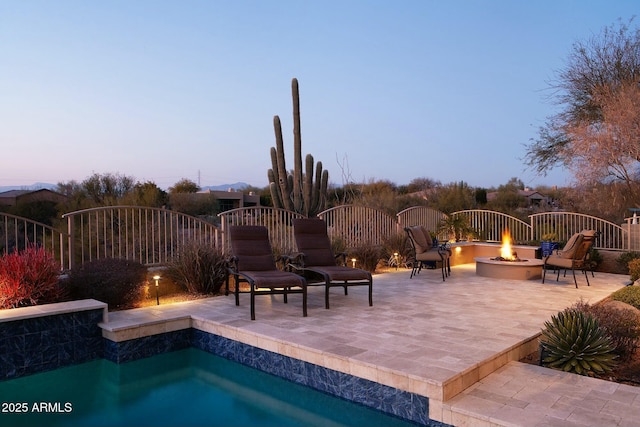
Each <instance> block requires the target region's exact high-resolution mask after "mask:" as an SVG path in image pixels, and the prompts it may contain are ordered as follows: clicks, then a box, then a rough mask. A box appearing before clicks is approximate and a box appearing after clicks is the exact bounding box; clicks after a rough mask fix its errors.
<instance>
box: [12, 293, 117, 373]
mask: <svg viewBox="0 0 640 427" xmlns="http://www.w3.org/2000/svg"><path fill="white" fill-rule="evenodd" d="M106 320H107V304H105V303H102V302H100V301H96V300H80V301H70V302H63V303H56V304H45V305H41V306H33V307H22V308H13V309H7V310H0V348H1V349H2V353H1V354H0V380H7V379H11V378H17V377H21V376H24V375H29V374H34V373H37V372H42V371H49V370H52V369H57V368H61V367H63V366H68V365H74V364H77V363H82V362H87V361H89V360H93V359H98V358H101V357H103V355H104V341H103V338H102V329H101V328H100V326H98V324H99V323H100V322H103V321H106Z"/></svg>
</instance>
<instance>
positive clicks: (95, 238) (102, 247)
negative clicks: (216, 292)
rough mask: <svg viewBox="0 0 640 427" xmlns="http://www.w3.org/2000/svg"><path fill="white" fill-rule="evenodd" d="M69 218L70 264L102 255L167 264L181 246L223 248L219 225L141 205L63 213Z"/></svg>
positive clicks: (154, 263) (143, 262)
mask: <svg viewBox="0 0 640 427" xmlns="http://www.w3.org/2000/svg"><path fill="white" fill-rule="evenodd" d="M62 218H63V219H64V218H66V219H67V230H68V236H69V238H68V247H69V265H70V266H71V267H73V266H74V265H75V264H76V263H85V262H89V261H92V260H94V259H100V258H125V259H130V260H135V261H138V262H140V263H142V264H145V265H160V264H166V263H167V262H168V261H170V260H171V259H172V258H173V256H174V255H175V254H176V251H177V249H178V247H179V246H180V245H183V244H185V243H187V242H192V241H197V242H201V243H209V244H212V245H214V246H217V247H220V231H219V229H218V227H217V226H215V225H214V224H211V223H209V222H206V221H203V220H201V219H199V218H196V217H193V216H189V215H185V214H183V213H180V212H175V211H170V210H167V209H160V208H149V207H140V206H107V207H100V208H92V209H86V210H82V211H76V212H71V213H68V214H64V215H62Z"/></svg>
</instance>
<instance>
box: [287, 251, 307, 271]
mask: <svg viewBox="0 0 640 427" xmlns="http://www.w3.org/2000/svg"><path fill="white" fill-rule="evenodd" d="M287 259H288V260H287V264H286V265H287V266H288V267H293V268H296V269H300V268H304V253H302V252H297V253H295V254H291V255H287Z"/></svg>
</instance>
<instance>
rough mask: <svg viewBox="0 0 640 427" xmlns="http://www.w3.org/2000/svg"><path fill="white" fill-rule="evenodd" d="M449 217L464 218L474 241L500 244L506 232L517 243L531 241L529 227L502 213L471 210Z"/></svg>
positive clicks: (455, 213) (519, 220)
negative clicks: (471, 231)
mask: <svg viewBox="0 0 640 427" xmlns="http://www.w3.org/2000/svg"><path fill="white" fill-rule="evenodd" d="M451 216H463V217H464V218H466V220H467V224H468V225H469V227H471V229H472V230H473V235H472V237H473V238H474V240H482V241H485V242H500V241H502V234H503V232H505V231H508V232H509V234H510V235H511V239H512V240H513V241H515V242H518V243H527V242H529V241H530V240H533V239H532V238H531V225H529V224H527V223H526V222H524V221H522V220H521V219H518V218H516V217H513V216H511V215H507V214H504V213H502V212H496V211H489V210H483V209H473V210H465V211H459V212H454V213H452V214H451Z"/></svg>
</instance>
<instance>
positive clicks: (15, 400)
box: [0, 348, 415, 427]
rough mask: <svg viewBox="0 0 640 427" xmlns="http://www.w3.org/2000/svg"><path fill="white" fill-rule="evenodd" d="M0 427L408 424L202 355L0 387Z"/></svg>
mask: <svg viewBox="0 0 640 427" xmlns="http://www.w3.org/2000/svg"><path fill="white" fill-rule="evenodd" d="M0 403H1V404H2V407H1V408H0V425H1V426H7V427H8V426H45V425H46V426H83V427H85V426H135V427H144V426H153V427H161V426H224V427H232V426H243V427H248V426H251V427H253V426H256V427H258V426H279V427H285V426H305V427H306V426H323V427H331V426H336V427H338V426H399V427H402V426H415V424H413V423H411V422H408V421H403V420H401V419H398V418H396V417H393V416H389V415H386V414H384V413H382V412H379V411H376V410H373V409H370V408H367V407H364V406H362V405H359V404H356V403H353V402H349V401H346V400H343V399H340V398H337V397H334V396H330V395H327V394H324V393H321V392H319V391H316V390H313V389H311V388H308V387H305V386H301V385H299V384H295V383H292V382H289V381H287V380H284V379H282V378H279V377H276V376H273V375H270V374H267V373H264V372H261V371H258V370H256V369H253V368H250V367H247V366H244V365H241V364H239V363H236V362H232V361H229V360H227V359H224V358H221V357H219V356H215V355H213V354H210V353H207V352H205V351H202V350H198V349H195V348H189V349H186V350H180V351H175V352H171V353H165V354H161V355H157V356H153V357H150V358H146V359H141V360H137V361H134V362H129V363H124V364H120V365H119V364H116V363H112V362H110V361H107V360H104V359H100V360H95V361H92V362H88V363H84V364H80V365H74V366H69V367H66V368H62V369H57V370H55V371H50V372H43V373H40V374H35V375H30V376H26V377H22V378H17V379H13V380H9V381H3V382H0Z"/></svg>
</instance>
